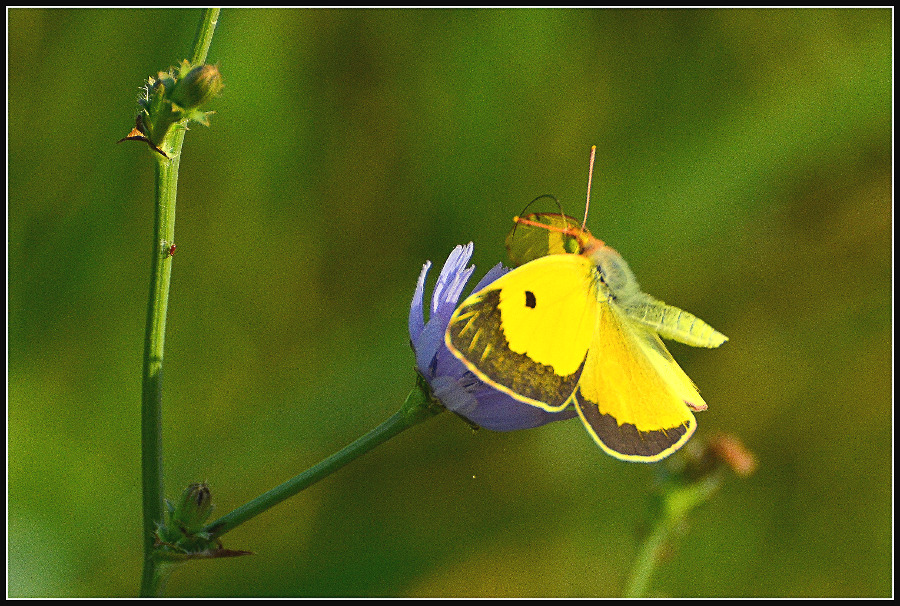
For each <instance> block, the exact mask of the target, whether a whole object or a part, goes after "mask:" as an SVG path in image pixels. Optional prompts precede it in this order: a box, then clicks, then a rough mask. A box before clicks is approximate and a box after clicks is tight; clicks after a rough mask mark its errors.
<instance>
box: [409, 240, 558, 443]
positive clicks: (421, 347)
mask: <svg viewBox="0 0 900 606" xmlns="http://www.w3.org/2000/svg"><path fill="white" fill-rule="evenodd" d="M470 258H472V243H471V242H470V243H469V244H467V245H466V246H457V247H456V248H454V249H453V252H452V253H450V256H449V257H448V258H447V261H446V262H445V263H444V267H443V269H441V274H440V276H438V279H437V284H435V285H434V291H433V292H432V294H431V306H430V308H429V314H428V321H427V322H425V319H424V313H423V312H424V309H423V307H424V293H425V278H426V277H427V276H428V270H429V269H431V261H428V262H427V263H425V265H424V266H423V267H422V273H420V274H419V281H418V283H417V284H416V292H415V294H414V295H413V299H412V304H411V305H410V309H409V339H410V343H412V347H413V351H415V353H416V369H417V370H418V371H419V373H420V374H421V375H422V376H423V377H424V378H425V380H426V381H428V384H429V385H430V386H431V391H432V393H433V394H434V396H435V397H436V398H437V399H439V400H440V401H441V403H442V404H443V405H444V406H445V407H446V408H447V409H448V410H451V411H453V412H455V413H457V414H459V415H461V416H463V417H465V418H466V419H468V420H469V421H471V422H472V423H475V424H476V425H479V426H481V427H484V428H486V429H492V430H494V431H512V430H515V429H528V428H531V427H538V426H540V425H545V424H547V423H550V422H551V421H562V420H565V419H571V418H572V417H574V416H576V413H575V411H574V410H564V411H562V412H557V413H551V412H547V411H546V410H543V409H541V408H537V407H536V406H530V405H528V404H525V403H524V402H519V401H518V400H516V399H514V398H512V397H510V396H509V395H507V394H505V393H503V392H501V391H498V390H496V389H494V388H493V387H491V386H490V385H487V384H485V383H484V382H483V381H481V380H480V379H478V378H477V377H476V376H475V375H474V374H472V371H470V370H469V369H468V368H466V366H465V365H464V364H463V363H462V362H461V361H460V360H459V359H458V358H457V357H456V356H454V355H453V354H452V353H450V351H449V350H448V349H447V346H446V345H445V344H444V333H445V332H446V331H447V324H449V322H450V316H452V315H453V311H454V310H455V309H456V304H457V302H458V301H459V298H460V295H461V294H462V290H463V288H464V287H465V285H466V282H468V281H469V278H470V277H471V276H472V272H473V271H474V270H475V267H474V266H471V267H466V263H468V262H469V259H470ZM508 271H509V270H508V269H507V268H505V267H503V265H502V264H500V263H498V264H497V265H495V266H494V267H493V268H491V270H490V271H489V272H487V274H486V275H485V276H484V278H482V279H481V281H480V282H479V283H478V284H477V285H476V286H475V289H474V290H473V292H478V291H479V290H481V289H482V288H484V287H485V286H487V285H488V284H490V283H491V282H493V281H494V280H496V279H497V278H499V277H500V276H502V275H503V274H505V273H507V272H508Z"/></svg>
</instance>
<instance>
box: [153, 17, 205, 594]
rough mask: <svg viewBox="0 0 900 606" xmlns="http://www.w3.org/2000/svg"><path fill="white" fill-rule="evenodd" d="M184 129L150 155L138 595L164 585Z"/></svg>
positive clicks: (200, 41)
mask: <svg viewBox="0 0 900 606" xmlns="http://www.w3.org/2000/svg"><path fill="white" fill-rule="evenodd" d="M218 15H219V9H205V10H204V12H203V17H202V19H201V26H200V28H199V30H198V32H197V39H196V40H195V41H194V54H193V56H194V58H198V57H199V58H200V62H203V61H205V59H206V54H207V51H208V50H209V43H210V41H211V39H212V33H213V31H214V30H215V23H216V21H217V19H218ZM184 132H185V131H184V129H183V128H173V129H172V132H171V134H170V135H169V137H167V138H169V140H170V143H171V145H170V146H169V145H167V146H165V147H166V149H170V150H171V152H172V153H171V154H170V156H171V157H170V158H163V157H161V156H159V155H157V154H154V156H155V157H156V160H157V164H156V212H155V215H154V229H153V243H152V244H153V246H152V251H153V252H152V255H151V272H150V275H151V277H150V297H149V302H148V305H147V328H146V333H145V339H144V364H143V386H142V394H141V470H142V489H143V538H144V566H143V574H142V576H141V595H142V596H145V597H147V596H154V595H157V594H158V593H159V592H160V590H161V588H162V584H163V582H164V581H165V579H164V575H163V574H162V571H161V569H160V567H159V562H157V560H156V559H155V558H154V557H153V548H154V538H155V532H156V524H157V522H162V520H163V507H164V489H163V456H162V376H163V349H164V344H165V338H166V312H167V309H168V304H169V282H170V280H171V276H172V257H171V256H169V253H168V250H169V246H171V245H172V244H173V240H174V238H175V197H176V192H177V189H178V166H179V163H180V158H181V147H182V144H183V143H184Z"/></svg>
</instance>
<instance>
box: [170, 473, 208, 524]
mask: <svg viewBox="0 0 900 606" xmlns="http://www.w3.org/2000/svg"><path fill="white" fill-rule="evenodd" d="M212 510H213V503H212V494H211V493H210V492H209V486H207V485H206V483H205V482H201V483H198V484H191V485H190V486H188V487H187V488H185V489H184V492H183V493H181V499H180V500H179V501H178V504H177V505H176V506H175V510H174V511H173V512H172V522H173V524H177V525H178V526H179V527H180V528H181V530H182V531H183V532H185V533H186V534H193V533H195V532H197V531H199V530H200V529H202V528H203V524H205V523H206V520H208V519H209V516H210V514H212Z"/></svg>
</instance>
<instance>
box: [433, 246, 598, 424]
mask: <svg viewBox="0 0 900 606" xmlns="http://www.w3.org/2000/svg"><path fill="white" fill-rule="evenodd" d="M595 278H596V273H595V271H594V268H593V266H592V264H591V263H590V261H588V260H587V259H585V258H584V257H581V256H579V255H551V256H546V257H541V258H539V259H536V260H534V261H532V262H530V263H527V264H525V265H523V266H522V267H520V268H518V269H516V270H514V271H512V272H510V273H508V274H506V275H505V276H503V277H501V278H500V279H498V280H497V281H495V282H493V283H492V284H490V285H489V286H487V287H486V288H484V289H483V290H481V291H479V292H477V293H475V294H473V295H472V296H470V297H469V298H468V299H466V300H465V301H464V302H463V303H462V305H460V306H459V308H458V309H457V310H456V312H455V313H454V314H453V316H452V317H451V318H450V324H449V327H448V329H447V333H446V337H445V342H446V344H447V347H448V349H450V351H452V352H453V353H454V355H456V357H458V358H459V359H460V360H462V362H463V363H464V364H465V365H466V366H467V367H468V368H469V369H470V370H471V371H472V372H473V373H474V374H475V375H476V376H478V377H479V378H480V379H481V380H483V381H485V382H487V383H488V384H490V385H492V386H493V387H495V388H497V389H500V390H501V391H504V392H506V393H508V394H509V395H511V396H512V397H514V398H516V399H517V400H520V401H522V402H525V403H527V404H531V405H532V406H538V407H540V408H543V409H544V410H548V411H551V412H553V411H558V410H562V409H563V408H565V407H566V405H567V404H568V403H569V402H570V400H571V398H572V394H573V392H574V391H575V387H576V385H577V384H578V381H579V379H580V378H581V374H582V370H583V369H584V363H585V359H586V358H587V355H588V348H589V347H590V344H591V341H592V339H593V335H594V333H595V331H596V322H597V318H598V305H599V304H600V303H599V301H598V299H597V296H596V287H595Z"/></svg>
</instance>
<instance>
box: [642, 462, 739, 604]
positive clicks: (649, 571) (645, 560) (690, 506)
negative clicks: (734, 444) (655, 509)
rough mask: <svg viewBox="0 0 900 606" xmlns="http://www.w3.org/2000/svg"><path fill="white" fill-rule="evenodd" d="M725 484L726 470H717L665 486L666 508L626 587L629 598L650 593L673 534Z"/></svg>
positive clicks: (643, 547) (661, 512)
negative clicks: (654, 573)
mask: <svg viewBox="0 0 900 606" xmlns="http://www.w3.org/2000/svg"><path fill="white" fill-rule="evenodd" d="M721 485H722V474H720V473H714V474H712V475H709V476H706V477H703V478H701V479H699V480H697V481H696V482H692V483H690V484H688V485H686V486H679V485H678V484H677V483H675V482H671V483H669V485H668V486H667V487H665V488H664V491H663V497H662V503H663V506H662V510H661V511H660V512H659V515H658V518H657V520H656V523H655V525H654V527H653V530H652V531H651V532H650V534H649V535H647V538H646V539H644V543H643V545H641V550H640V552H639V553H638V556H637V558H636V559H635V561H634V566H633V567H632V569H631V577H630V578H629V579H628V584H627V585H626V587H625V597H626V598H640V597H644V596H645V595H646V593H647V589H648V587H650V579H651V577H652V576H653V571H654V570H656V566H657V565H658V564H659V563H660V562H661V561H662V555H663V551H664V548H665V546H666V543H667V542H668V541H669V537H670V536H671V535H672V533H673V532H674V531H675V529H676V528H678V527H679V526H681V524H683V523H684V521H685V519H686V518H687V516H688V514H690V512H691V511H693V510H694V509H695V508H697V507H698V506H700V505H701V504H703V503H705V502H706V501H708V500H709V498H710V497H711V496H712V495H713V494H715V492H716V491H717V490H718V489H719V488H720V486H721Z"/></svg>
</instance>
